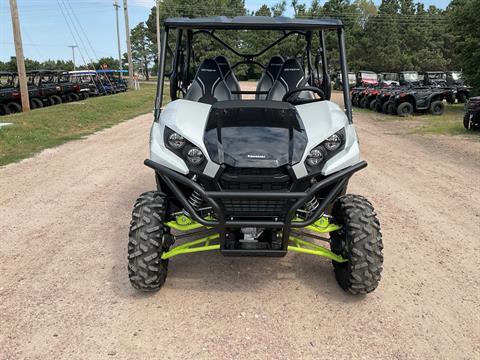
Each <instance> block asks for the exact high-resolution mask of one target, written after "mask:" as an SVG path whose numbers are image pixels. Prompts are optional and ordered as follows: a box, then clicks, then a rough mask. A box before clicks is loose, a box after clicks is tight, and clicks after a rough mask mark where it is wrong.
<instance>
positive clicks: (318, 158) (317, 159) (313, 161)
mask: <svg viewBox="0 0 480 360" xmlns="http://www.w3.org/2000/svg"><path fill="white" fill-rule="evenodd" d="M322 161H323V153H322V151H321V150H320V149H319V148H315V149H313V150H312V151H310V154H308V156H307V164H308V165H310V166H317V165H318V164H320V163H321V162H322Z"/></svg>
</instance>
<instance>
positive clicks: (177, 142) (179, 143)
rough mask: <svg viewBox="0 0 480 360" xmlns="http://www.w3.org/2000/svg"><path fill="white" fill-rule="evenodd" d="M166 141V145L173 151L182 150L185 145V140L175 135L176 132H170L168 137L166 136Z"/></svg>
mask: <svg viewBox="0 0 480 360" xmlns="http://www.w3.org/2000/svg"><path fill="white" fill-rule="evenodd" d="M167 141H168V145H170V146H171V147H172V148H173V149H175V150H180V149H182V148H183V147H184V146H185V143H186V140H185V138H184V137H183V136H182V135H180V134H177V133H176V132H172V133H171V134H170V135H168V138H167Z"/></svg>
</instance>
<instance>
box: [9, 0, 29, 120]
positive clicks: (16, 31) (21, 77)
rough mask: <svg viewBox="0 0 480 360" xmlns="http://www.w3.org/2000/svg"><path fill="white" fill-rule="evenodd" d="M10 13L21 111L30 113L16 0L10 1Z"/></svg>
mask: <svg viewBox="0 0 480 360" xmlns="http://www.w3.org/2000/svg"><path fill="white" fill-rule="evenodd" d="M10 12H11V13H12V27H13V40H14V42H15V56H16V58H17V72H18V82H19V84H20V94H21V97H22V111H23V112H28V111H30V100H29V98H28V84H27V73H26V71H25V59H24V57H23V47H22V34H21V33H20V21H19V20H18V7H17V0H10Z"/></svg>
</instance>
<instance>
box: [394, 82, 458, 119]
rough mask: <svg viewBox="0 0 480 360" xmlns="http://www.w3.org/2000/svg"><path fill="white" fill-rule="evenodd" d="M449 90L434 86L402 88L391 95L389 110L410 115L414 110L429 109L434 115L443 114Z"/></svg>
mask: <svg viewBox="0 0 480 360" xmlns="http://www.w3.org/2000/svg"><path fill="white" fill-rule="evenodd" d="M449 93H450V92H449V91H445V90H442V89H434V88H410V89H401V90H399V91H398V92H397V93H395V94H394V95H392V96H390V99H389V101H388V105H386V106H387V111H388V113H390V114H391V115H393V114H394V113H396V114H397V115H399V116H410V115H411V114H412V113H413V112H426V111H429V112H430V114H432V115H436V116H439V115H442V114H443V111H444V109H445V105H444V103H443V100H445V99H446V98H447V97H448V95H449Z"/></svg>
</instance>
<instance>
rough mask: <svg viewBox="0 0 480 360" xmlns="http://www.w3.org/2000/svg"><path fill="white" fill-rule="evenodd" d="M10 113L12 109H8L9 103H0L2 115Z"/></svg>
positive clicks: (0, 113)
mask: <svg viewBox="0 0 480 360" xmlns="http://www.w3.org/2000/svg"><path fill="white" fill-rule="evenodd" d="M8 114H10V110H9V109H8V106H7V105H4V104H0V115H8Z"/></svg>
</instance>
